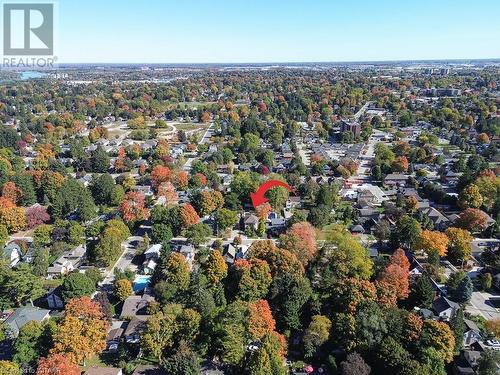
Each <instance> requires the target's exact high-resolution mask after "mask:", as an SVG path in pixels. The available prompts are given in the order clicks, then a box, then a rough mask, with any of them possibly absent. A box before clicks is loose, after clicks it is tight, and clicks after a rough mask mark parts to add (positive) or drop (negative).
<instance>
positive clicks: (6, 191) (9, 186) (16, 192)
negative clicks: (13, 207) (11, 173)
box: [2, 181, 22, 204]
mask: <svg viewBox="0 0 500 375" xmlns="http://www.w3.org/2000/svg"><path fill="white" fill-rule="evenodd" d="M2 197H3V198H6V199H9V200H10V201H11V202H12V203H14V204H17V203H18V202H19V201H20V200H21V197H22V191H21V189H19V188H18V187H17V186H16V184H15V183H14V182H12V181H9V182H6V183H5V184H3V186H2Z"/></svg>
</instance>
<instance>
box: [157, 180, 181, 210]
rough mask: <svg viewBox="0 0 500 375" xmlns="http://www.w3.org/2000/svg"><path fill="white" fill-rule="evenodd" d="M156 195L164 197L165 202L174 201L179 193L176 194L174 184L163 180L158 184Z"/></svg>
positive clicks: (177, 198)
mask: <svg viewBox="0 0 500 375" xmlns="http://www.w3.org/2000/svg"><path fill="white" fill-rule="evenodd" d="M158 196H159V197H161V196H163V197H165V200H166V201H167V204H170V203H175V202H177V201H178V200H179V194H177V192H176V191H175V187H174V185H173V184H172V183H171V182H170V181H167V182H163V183H161V184H160V186H158Z"/></svg>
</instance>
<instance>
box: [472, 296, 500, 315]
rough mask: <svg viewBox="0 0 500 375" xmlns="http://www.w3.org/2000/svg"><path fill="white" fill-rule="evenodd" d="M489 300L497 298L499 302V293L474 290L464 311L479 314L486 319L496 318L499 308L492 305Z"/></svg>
mask: <svg viewBox="0 0 500 375" xmlns="http://www.w3.org/2000/svg"><path fill="white" fill-rule="evenodd" d="M491 300H498V303H499V304H500V294H498V293H497V292H493V293H488V292H474V293H472V298H471V300H470V302H469V304H467V306H466V308H465V311H467V312H469V313H471V314H473V315H481V316H483V317H484V318H485V319H487V320H491V319H498V318H500V310H499V309H498V308H495V307H494V306H493V305H492V303H491Z"/></svg>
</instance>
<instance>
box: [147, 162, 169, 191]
mask: <svg viewBox="0 0 500 375" xmlns="http://www.w3.org/2000/svg"><path fill="white" fill-rule="evenodd" d="M171 174H172V172H171V170H170V168H169V167H164V166H163V165H160V164H158V165H156V166H155V167H154V168H153V170H152V171H151V183H152V185H153V187H154V188H158V186H160V185H161V184H162V183H164V182H167V181H169V180H170V175H171Z"/></svg>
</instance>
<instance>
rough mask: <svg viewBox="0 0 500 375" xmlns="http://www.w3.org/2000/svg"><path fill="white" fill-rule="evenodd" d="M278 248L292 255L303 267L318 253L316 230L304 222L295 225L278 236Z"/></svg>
mask: <svg viewBox="0 0 500 375" xmlns="http://www.w3.org/2000/svg"><path fill="white" fill-rule="evenodd" d="M280 246H281V247H282V248H284V249H287V250H289V251H291V252H292V253H294V254H295V255H296V256H297V258H298V259H299V260H301V261H302V263H303V264H304V265H305V264H307V263H309V261H311V260H312V259H313V258H314V256H315V255H316V253H317V251H318V246H317V243H316V230H315V229H314V227H313V226H312V225H311V224H310V223H308V222H306V221H304V222H301V223H295V224H293V225H292V226H291V228H290V229H288V231H287V232H286V233H285V234H282V235H281V236H280Z"/></svg>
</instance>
